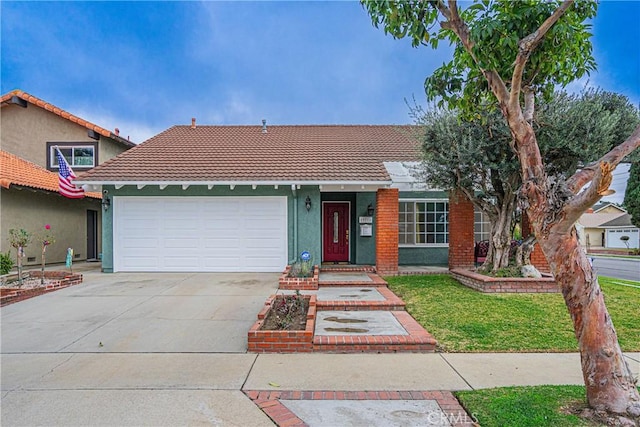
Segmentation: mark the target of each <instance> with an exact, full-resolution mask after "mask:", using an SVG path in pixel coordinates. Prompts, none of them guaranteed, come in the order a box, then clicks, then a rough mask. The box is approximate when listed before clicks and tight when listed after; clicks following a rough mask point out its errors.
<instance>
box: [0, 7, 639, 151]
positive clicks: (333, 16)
mask: <svg viewBox="0 0 640 427" xmlns="http://www.w3.org/2000/svg"><path fill="white" fill-rule="evenodd" d="M0 8H1V36H2V40H1V48H2V52H1V55H2V57H1V61H2V67H1V72H2V75H1V80H2V84H1V85H2V93H6V92H8V91H10V90H12V89H22V90H24V91H26V92H29V93H31V94H33V95H35V96H37V97H40V98H42V99H44V100H46V101H48V102H51V103H53V104H54V105H57V106H59V107H61V108H63V109H65V110H68V111H70V112H72V113H74V114H77V115H79V116H81V117H83V118H85V119H88V120H91V121H93V122H95V123H97V124H99V125H101V126H103V127H106V128H110V129H113V128H115V127H118V128H119V129H120V131H121V135H123V136H125V137H126V136H130V137H131V139H132V140H133V141H134V142H142V141H143V140H145V139H147V138H149V137H151V136H153V135H154V134H156V133H158V132H160V131H162V130H164V129H166V128H168V127H170V126H173V125H175V124H189V123H190V122H191V117H196V118H197V121H198V123H200V124H259V123H260V121H261V119H263V118H264V119H267V120H268V122H269V123H271V124H302V123H305V124H337V123H340V124H341V123H345V124H354V123H358V124H396V123H410V122H411V118H410V117H409V114H408V107H407V105H406V104H405V99H411V98H412V97H415V98H416V100H417V101H418V102H419V103H421V104H425V96H424V92H423V83H424V79H425V77H427V76H428V75H429V74H430V73H431V72H432V71H433V70H434V69H435V68H437V67H438V66H439V65H441V64H442V63H443V62H444V61H446V60H447V59H448V58H449V57H450V52H451V51H450V48H448V47H447V46H443V47H442V48H441V49H439V50H438V51H432V50H430V49H428V48H425V47H423V48H418V49H415V48H412V47H411V45H410V42H409V41H408V40H394V39H393V38H391V37H389V36H386V35H385V34H384V32H383V31H382V30H380V29H376V28H374V27H373V26H372V25H371V20H370V18H369V16H368V15H367V13H366V12H365V11H364V9H363V8H362V7H361V6H360V4H359V3H358V2H355V1H348V2H346V1H345V2H268V1H265V2H13V1H2V2H0ZM638 22H640V2H638V1H633V2H631V1H626V2H614V1H606V0H605V1H603V2H602V3H601V5H600V8H599V13H598V16H597V18H596V19H595V21H594V28H593V33H594V37H593V43H594V55H595V58H596V61H597V63H598V71H597V72H596V73H593V74H592V75H591V76H590V77H589V79H583V80H582V81H580V82H576V83H573V84H572V85H571V88H572V89H574V90H575V89H578V88H580V87H582V86H584V85H585V84H589V85H593V86H599V87H602V88H603V89H606V90H610V91H615V92H619V93H622V94H624V95H627V96H628V97H629V98H630V99H631V100H632V101H633V102H634V103H635V104H640V52H639V51H638V48H637V40H640V25H638Z"/></svg>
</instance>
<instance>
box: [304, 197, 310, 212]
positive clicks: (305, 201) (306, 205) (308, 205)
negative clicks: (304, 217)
mask: <svg viewBox="0 0 640 427" xmlns="http://www.w3.org/2000/svg"><path fill="white" fill-rule="evenodd" d="M304 207H305V208H307V212H309V211H310V210H311V199H310V198H309V196H307V198H306V199H304Z"/></svg>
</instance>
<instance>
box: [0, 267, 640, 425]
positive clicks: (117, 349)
mask: <svg viewBox="0 0 640 427" xmlns="http://www.w3.org/2000/svg"><path fill="white" fill-rule="evenodd" d="M275 286H277V278H276V277H270V276H269V275H267V276H265V275H240V274H238V275H214V274H194V275H182V274H154V275H148V274H126V275H125V274H111V275H103V274H99V273H94V272H91V271H89V272H86V273H85V283H84V284H82V285H78V286H74V287H71V288H67V289H63V290H60V291H56V292H53V293H51V294H46V295H42V296H40V297H37V298H33V299H30V300H26V301H22V302H20V303H17V304H13V305H9V306H6V307H3V308H2V310H0V314H1V317H2V319H1V320H2V323H1V335H2V336H1V343H2V346H1V349H0V350H1V354H0V369H1V377H0V386H1V387H0V388H1V393H2V400H1V409H0V411H1V414H0V415H1V419H0V424H1V425H3V426H4V425H6V426H20V425H24V426H27V425H28V426H35V425H67V426H68V425H73V426H75V425H77V426H80V425H83V426H84V425H91V426H93V425H109V426H125V425H172V426H173V425H222V426H263V425H264V426H267V425H273V421H272V418H273V419H276V420H278V422H279V423H280V424H281V425H287V424H291V425H293V424H294V422H293V421H295V420H293V421H291V422H287V420H292V419H291V418H286V417H287V416H288V415H287V414H291V413H293V412H295V413H296V414H297V416H298V419H302V420H304V421H305V422H307V424H309V425H335V423H336V420H344V423H341V424H343V425H347V424H348V425H358V424H362V425H364V424H370V420H368V419H367V418H365V417H364V414H365V413H367V412H370V410H371V408H370V407H369V406H367V405H369V404H371V402H372V401H374V402H375V401H388V400H390V401H395V405H396V406H394V405H393V404H389V403H388V402H387V403H384V404H380V405H377V406H376V404H374V408H377V410H379V411H380V416H379V417H377V418H376V419H379V420H382V421H384V424H386V425H393V422H392V421H390V420H389V419H386V418H384V417H386V416H389V414H392V415H394V416H396V417H400V418H397V419H396V421H398V420H399V421H398V424H399V425H400V424H402V425H416V424H410V423H409V422H408V421H407V419H408V418H407V417H409V418H411V417H417V416H418V415H420V414H418V413H417V412H416V411H417V409H416V404H417V405H418V407H419V408H422V409H421V410H422V411H423V412H424V411H426V412H424V413H422V416H423V418H416V419H418V420H421V421H420V423H421V425H427V424H426V422H425V418H424V416H427V415H428V417H430V418H428V419H427V421H429V423H430V424H428V425H470V424H463V423H455V422H450V421H447V419H446V418H445V419H442V417H440V416H438V417H439V418H438V417H436V418H433V417H431V415H432V414H436V415H437V414H440V415H442V411H444V410H448V409H447V408H449V406H448V405H455V402H452V400H453V401H455V399H452V396H451V394H450V393H449V392H450V391H455V390H469V389H478V388H488V387H498V386H508V385H537V384H582V375H581V372H580V361H579V356H578V355H577V354H541V353H536V354H522V353H500V354H480V353H479V354H462V353H456V354H445V353H431V354H318V353H312V354H288V355H282V354H261V355H256V354H247V353H246V352H245V351H246V350H245V349H246V333H247V330H248V329H249V327H250V326H251V324H252V322H253V319H255V314H256V313H257V312H258V311H259V308H260V306H261V305H262V304H263V303H264V300H265V299H266V297H267V296H268V295H269V294H270V293H273V291H274V290H275ZM626 357H627V361H628V362H629V364H630V366H631V368H632V370H633V372H634V375H636V376H637V375H638V373H639V371H640V353H630V354H627V355H626ZM350 393H351V394H350ZM273 396H279V398H281V399H282V402H283V404H282V406H277V405H276V403H278V404H279V402H275V401H274V400H273ZM285 397H286V399H285ZM329 397H332V398H335V399H330V398H329ZM340 399H342V400H345V402H342V403H341V404H342V405H343V406H340V407H338V408H337V409H336V406H335V405H336V401H337V400H340ZM416 399H418V400H420V399H422V400H421V401H420V402H418V403H416ZM314 400H325V402H324V403H322V404H320V403H317V402H316V403H317V405H316V403H313V402H312V403H313V405H311V409H310V408H309V406H308V405H307V407H305V402H311V401H314ZM290 401H297V402H294V403H288V402H290ZM356 401H357V402H356ZM254 402H256V403H254ZM434 402H435V403H434ZM286 404H290V406H291V408H283V406H284V405H286ZM434 404H435V405H436V406H433V405H434ZM318 405H319V406H318ZM332 405H333V406H332ZM350 405H351V406H350ZM383 405H391V406H389V407H386V406H385V407H384V408H383ZM315 406H318V407H320V406H321V407H323V408H325V407H326V408H327V409H325V410H324V414H325V417H324V418H322V414H323V412H322V411H321V412H320V413H319V414H320V417H321V418H320V420H318V418H317V416H318V412H314V411H313V410H312V408H313V407H315ZM261 408H262V410H261ZM269 408H271V409H269ZM330 408H334V409H330ZM430 408H431V409H430ZM270 411H271V412H270ZM296 411H297V412H296ZM331 411H333V412H331ZM336 411H338V412H339V413H344V414H350V415H349V416H350V417H355V418H337V419H336V418H332V415H331V416H330V414H335V413H336ZM340 411H342V412H340ZM438 411H440V412H438ZM418 412H419V411H418ZM267 413H269V414H270V416H272V418H270V417H269V416H267V415H266V414H267ZM274 414H275V415H274ZM425 414H426V415H425ZM344 416H345V417H346V416H347V415H344ZM402 417H404V418H402ZM432 418H433V419H432ZM385 420H386V421H385ZM382 421H381V422H382ZM405 421H407V422H405ZM430 421H434V422H433V423H431V422H430Z"/></svg>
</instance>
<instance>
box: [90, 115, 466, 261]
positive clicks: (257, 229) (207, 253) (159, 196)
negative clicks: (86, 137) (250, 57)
mask: <svg viewBox="0 0 640 427" xmlns="http://www.w3.org/2000/svg"><path fill="white" fill-rule="evenodd" d="M415 131H416V128H414V127H412V126H358V125H353V126H340V125H336V126H322V125H317V126H268V127H267V126H266V124H264V125H263V126H262V127H260V126H196V125H195V120H193V122H192V125H191V126H174V127H172V128H170V129H168V130H166V131H164V132H162V133H160V134H158V135H156V136H154V137H153V138H151V139H149V140H148V141H146V142H144V143H142V144H140V145H138V146H136V147H135V148H133V149H131V150H129V151H127V152H126V153H124V154H122V155H121V156H119V157H117V158H116V159H113V160H112V161H109V162H107V163H106V164H104V165H101V166H98V167H97V168H95V169H93V170H91V171H89V172H86V173H85V174H83V175H82V176H80V177H79V179H78V181H79V182H80V183H81V184H85V185H88V186H89V187H91V188H94V189H95V190H103V191H106V197H107V198H108V199H109V200H110V208H109V209H108V210H106V211H105V212H104V215H103V263H102V267H103V270H104V271H108V272H110V271H264V272H267V271H273V272H275V271H282V270H283V268H284V266H285V265H286V264H287V263H289V262H290V261H291V260H294V259H296V258H297V257H298V256H299V254H300V253H301V252H302V251H308V252H309V253H310V254H311V256H312V258H313V261H314V262H315V263H321V262H323V263H338V264H342V263H344V264H348V263H350V264H361V265H375V266H376V267H377V269H378V271H380V272H390V273H393V272H395V271H397V269H398V265H399V264H400V265H402V264H409V265H416V264H418V265H447V263H448V262H449V264H451V260H452V257H451V256H450V254H449V246H450V242H451V239H455V231H452V232H451V233H450V229H451V228H452V226H450V224H449V218H450V214H453V212H450V210H451V209H452V208H453V209H457V206H458V205H460V206H462V205H464V206H465V209H466V210H465V215H466V216H464V215H463V216H459V215H458V216H457V215H453V216H454V217H456V218H457V217H460V218H465V219H464V220H465V221H466V224H465V226H464V227H463V226H462V225H459V226H458V227H456V230H460V231H465V232H466V234H465V236H464V239H466V241H462V242H459V243H457V244H455V245H454V246H456V247H460V248H462V250H463V251H464V252H465V255H464V256H463V258H464V262H463V263H466V265H467V266H472V265H473V225H474V213H473V205H471V204H470V203H468V201H467V203H466V204H464V203H463V202H462V201H459V202H458V201H456V202H455V203H454V205H455V206H452V207H451V206H450V201H449V195H448V194H447V193H445V192H443V191H439V190H431V189H427V188H424V186H420V185H417V184H416V183H415V180H414V179H411V177H410V176H411V173H410V169H411V167H412V165H415V164H416V163H417V160H419V159H420V153H419V143H418V142H417V138H416V137H415V136H414V133H415ZM452 203H453V202H452ZM463 229H464V230H463ZM453 258H455V259H457V258H456V257H455V256H454V257H453ZM458 264H460V263H458Z"/></svg>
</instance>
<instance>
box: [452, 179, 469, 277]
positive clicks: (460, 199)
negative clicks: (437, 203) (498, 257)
mask: <svg viewBox="0 0 640 427" xmlns="http://www.w3.org/2000/svg"><path fill="white" fill-rule="evenodd" d="M473 213H474V207H473V203H471V201H469V199H468V198H467V196H465V195H464V194H463V193H461V192H458V191H451V193H449V269H450V270H451V269H454V268H474V267H475V263H474V258H473V247H474V246H473V245H474V233H473V228H474V216H473Z"/></svg>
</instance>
